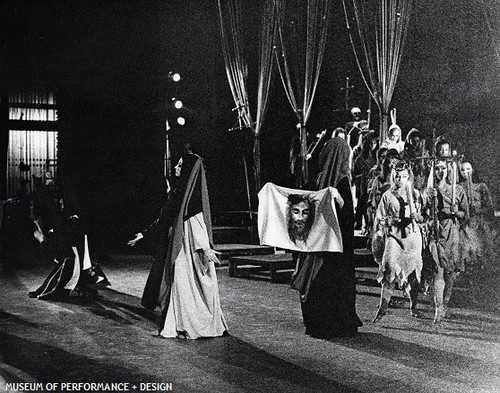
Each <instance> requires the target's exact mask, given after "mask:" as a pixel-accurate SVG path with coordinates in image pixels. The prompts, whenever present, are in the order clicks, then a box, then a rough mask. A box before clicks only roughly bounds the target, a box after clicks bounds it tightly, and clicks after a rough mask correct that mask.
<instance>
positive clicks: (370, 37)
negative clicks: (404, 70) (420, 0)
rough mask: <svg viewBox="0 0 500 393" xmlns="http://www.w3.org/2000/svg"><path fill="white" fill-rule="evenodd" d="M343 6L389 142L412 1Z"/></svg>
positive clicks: (353, 0)
mask: <svg viewBox="0 0 500 393" xmlns="http://www.w3.org/2000/svg"><path fill="white" fill-rule="evenodd" d="M343 5H344V15H345V20H346V25H347V30H348V32H349V38H350V41H351V45H352V48H353V51H354V56H355V59H356V63H357V65H358V68H359V70H360V72H361V76H362V78H363V81H364V83H365V85H366V87H367V89H368V91H369V92H370V95H371V96H372V97H373V99H374V101H375V103H376V104H377V106H378V108H379V112H380V135H381V140H385V138H386V137H387V129H388V113H389V107H390V104H391V101H392V96H393V93H394V88H395V87H396V80H397V77H398V73H399V66H400V64H401V58H402V52H403V47H404V42H405V38H406V32H407V29H408V24H409V20H410V13H411V6H412V0H380V1H372V0H343ZM351 22H355V24H356V26H357V34H356V33H355V31H354V29H353V28H352V26H351Z"/></svg>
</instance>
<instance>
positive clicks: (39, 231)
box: [33, 220, 45, 243]
mask: <svg viewBox="0 0 500 393" xmlns="http://www.w3.org/2000/svg"><path fill="white" fill-rule="evenodd" d="M34 223H35V226H36V230H35V232H33V236H35V239H36V240H37V241H38V243H43V242H44V241H45V235H44V234H43V231H42V228H40V224H39V223H38V220H35V221H34Z"/></svg>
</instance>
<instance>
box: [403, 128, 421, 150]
mask: <svg viewBox="0 0 500 393" xmlns="http://www.w3.org/2000/svg"><path fill="white" fill-rule="evenodd" d="M405 142H406V143H405V148H406V149H413V150H418V149H420V147H421V144H422V134H421V133H420V131H419V130H417V129H416V128H412V129H411V130H410V132H409V133H408V135H406V140H405Z"/></svg>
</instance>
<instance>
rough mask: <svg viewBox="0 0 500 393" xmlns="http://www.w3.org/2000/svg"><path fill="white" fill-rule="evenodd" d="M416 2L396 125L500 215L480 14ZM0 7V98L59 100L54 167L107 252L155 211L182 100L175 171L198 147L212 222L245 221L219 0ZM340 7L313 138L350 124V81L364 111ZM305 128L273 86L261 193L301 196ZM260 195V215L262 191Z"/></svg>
mask: <svg viewBox="0 0 500 393" xmlns="http://www.w3.org/2000/svg"><path fill="white" fill-rule="evenodd" d="M246 3H251V5H249V4H246ZM415 3H416V4H415V6H414V8H413V12H412V17H411V21H410V27H409V35H408V40H407V42H406V47H405V50H404V58H403V61H402V65H401V69H400V75H399V78H398V83H397V87H396V91H395V95H394V99H393V105H392V106H393V107H396V108H397V111H398V124H399V125H400V126H401V127H402V129H403V133H404V135H406V133H407V132H408V131H409V129H410V128H412V127H417V128H419V129H420V130H421V131H422V132H424V134H425V135H426V136H427V137H430V135H431V129H432V127H433V126H435V127H436V130H437V134H438V135H441V134H443V135H445V136H446V137H448V139H450V140H451V141H452V144H453V147H454V148H456V149H457V150H458V151H459V153H463V154H465V155H466V157H467V158H468V159H470V160H472V162H473V165H474V166H475V168H476V169H477V172H478V174H479V175H480V177H481V178H482V179H483V180H485V181H486V182H487V184H488V185H489V187H490V189H491V190H492V194H493V196H494V199H495V203H496V207H497V208H498V198H497V195H498V192H499V191H500V180H499V177H498V175H497V172H498V170H497V168H498V166H499V161H500V160H499V148H500V143H499V141H498V131H497V129H498V125H499V124H500V113H499V109H498V108H500V81H499V76H500V64H499V63H498V61H497V59H496V58H495V56H494V52H493V49H492V45H493V44H492V42H491V39H490V37H489V35H488V31H487V29H486V26H485V23H484V20H483V14H482V12H481V11H480V9H479V3H476V2H475V1H470V0H421V1H416V2H415ZM1 4H2V5H1V18H2V19H1V21H0V22H1V51H2V52H1V64H0V66H1V69H0V87H1V89H2V91H3V92H5V91H8V90H10V89H16V88H23V87H24V88H34V89H36V88H45V89H50V90H54V91H56V94H57V105H58V108H59V109H58V114H59V130H60V131H59V163H60V165H61V166H63V167H64V168H65V170H66V171H67V173H69V174H70V175H71V176H73V177H74V178H76V179H78V181H79V182H80V184H81V185H83V191H82V193H83V195H84V199H85V200H86V201H87V202H86V205H87V208H88V209H89V211H90V212H91V213H92V216H93V217H95V223H94V224H95V231H96V232H97V234H98V238H99V239H101V241H102V242H106V241H111V240H112V241H113V242H116V243H121V242H124V241H125V240H126V239H127V238H129V237H130V236H131V235H132V234H133V233H134V232H135V231H138V230H140V229H142V228H143V227H144V226H145V225H147V224H148V223H149V222H150V221H151V220H152V219H153V218H155V216H156V215H157V214H158V212H159V208H160V207H161V205H162V203H163V200H164V198H165V181H164V179H163V153H164V146H165V119H166V116H167V114H168V108H169V107H168V104H169V102H170V101H169V100H170V99H171V97H172V96H176V97H179V98H181V99H182V100H183V102H184V103H185V105H186V107H187V109H186V116H187V119H188V123H187V125H186V126H185V127H183V128H176V127H174V128H172V130H171V131H170V139H171V142H172V154H173V165H175V162H176V161H177V159H178V157H179V154H180V149H181V147H182V144H183V143H184V142H185V141H191V142H194V143H195V145H196V148H197V150H198V152H199V154H200V155H201V156H203V157H204V158H205V161H206V166H207V171H208V181H209V189H210V196H211V202H212V206H213V207H212V209H213V213H214V215H217V214H218V212H220V211H223V210H243V209H247V205H246V191H245V179H244V172H243V164H242V157H247V159H248V160H249V161H248V163H249V169H250V166H251V158H250V156H249V154H248V152H249V151H250V148H251V147H250V142H251V138H249V135H248V134H246V133H245V132H229V131H228V129H229V128H231V127H233V126H234V125H235V122H236V115H235V113H234V112H232V111H231V109H232V108H233V106H234V103H233V100H232V96H231V94H230V90H229V86H228V83H227V79H226V74H225V70H224V62H223V58H222V52H221V44H220V37H219V31H218V21H217V2H216V1H213V0H210V1H209V0H205V1H201V0H200V1H174V0H163V1H159V0H149V1H125V0H119V1H88V0H86V1H43V2H42V1H36V2H34V1H24V0H23V1H20V0H19V1H9V0H4V1H3V2H2V3H1ZM243 4H244V9H245V13H244V15H245V17H246V18H245V21H244V31H245V56H246V57H247V59H248V62H249V75H250V78H249V81H250V90H251V91H255V87H254V85H252V83H253V84H255V81H256V76H255V75H256V67H257V44H258V39H257V37H258V31H259V23H260V22H259V20H260V3H259V1H252V2H243ZM340 7H341V2H340V1H335V2H334V6H333V9H332V13H333V14H332V19H331V23H330V29H329V36H328V44H327V49H326V54H325V60H324V63H323V67H322V74H321V76H320V81H319V86H318V91H317V95H316V98H315V101H314V104H313V111H312V114H311V118H310V121H309V125H308V130H309V132H311V133H316V132H320V131H321V130H322V129H323V128H324V127H325V125H326V124H327V123H328V122H331V121H332V120H333V121H338V122H339V124H338V125H340V126H343V125H344V124H345V120H346V118H345V115H346V114H345V113H337V112H334V110H336V109H341V108H343V107H344V102H343V93H342V92H341V90H340V89H341V88H342V86H343V85H344V83H345V78H346V77H350V79H351V82H352V84H353V85H354V87H355V89H354V91H353V92H352V96H351V98H352V99H351V101H350V105H351V106H354V105H356V106H359V107H361V108H362V109H363V110H366V109H367V106H368V93H367V91H366V89H365V88H364V87H363V83H362V81H361V79H360V76H359V72H358V70H357V68H356V66H355V63H354V59H353V56H352V52H351V47H350V46H349V42H348V37H347V33H346V30H345V22H344V20H343V13H342V10H341V8H340ZM169 71H177V72H179V73H180V74H181V75H182V77H183V79H182V81H181V82H180V83H179V84H178V85H176V86H174V85H173V84H172V83H171V82H169V80H168V73H169ZM252 103H255V99H254V100H253V101H251V104H252ZM254 109H255V105H254ZM373 109H375V108H373ZM335 113H337V114H335ZM296 122H297V121H296V119H295V117H294V115H293V113H292V111H291V109H290V107H289V104H288V102H287V101H286V98H285V97H284V93H283V88H282V86H281V82H280V80H279V79H278V78H277V79H276V80H275V83H274V87H273V89H272V92H271V96H270V107H269V110H268V115H267V118H266V121H265V125H264V129H263V134H262V167H263V168H262V172H263V182H267V181H271V182H274V183H277V184H280V185H284V186H291V185H292V184H293V183H292V179H291V176H290V174H289V172H288V147H289V143H290V140H291V138H292V137H293V135H294V132H296V130H295V124H296ZM2 149H3V148H2ZM252 195H253V203H254V208H255V207H256V204H255V202H256V198H255V191H254V190H252Z"/></svg>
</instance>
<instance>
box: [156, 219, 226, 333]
mask: <svg viewBox="0 0 500 393" xmlns="http://www.w3.org/2000/svg"><path fill="white" fill-rule="evenodd" d="M207 248H210V241H209V238H208V231H207V227H206V225H205V221H204V219H203V214H202V213H198V214H197V215H195V216H193V217H190V218H189V219H188V220H186V221H184V236H183V245H182V248H181V250H180V252H179V254H178V255H177V258H176V259H175V262H174V278H173V282H172V289H171V292H170V303H169V306H168V310H167V316H166V318H165V324H164V326H163V329H162V331H161V332H160V335H161V336H163V337H169V338H171V337H178V336H179V335H185V336H186V338H189V339H195V338H199V337H218V336H221V335H222V334H223V333H224V332H225V331H226V330H227V325H226V320H225V318H224V315H223V313H222V308H221V305H220V297H219V285H218V283H217V275H216V272H215V265H214V263H213V262H204V261H203V254H202V252H201V250H202V249H207Z"/></svg>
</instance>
